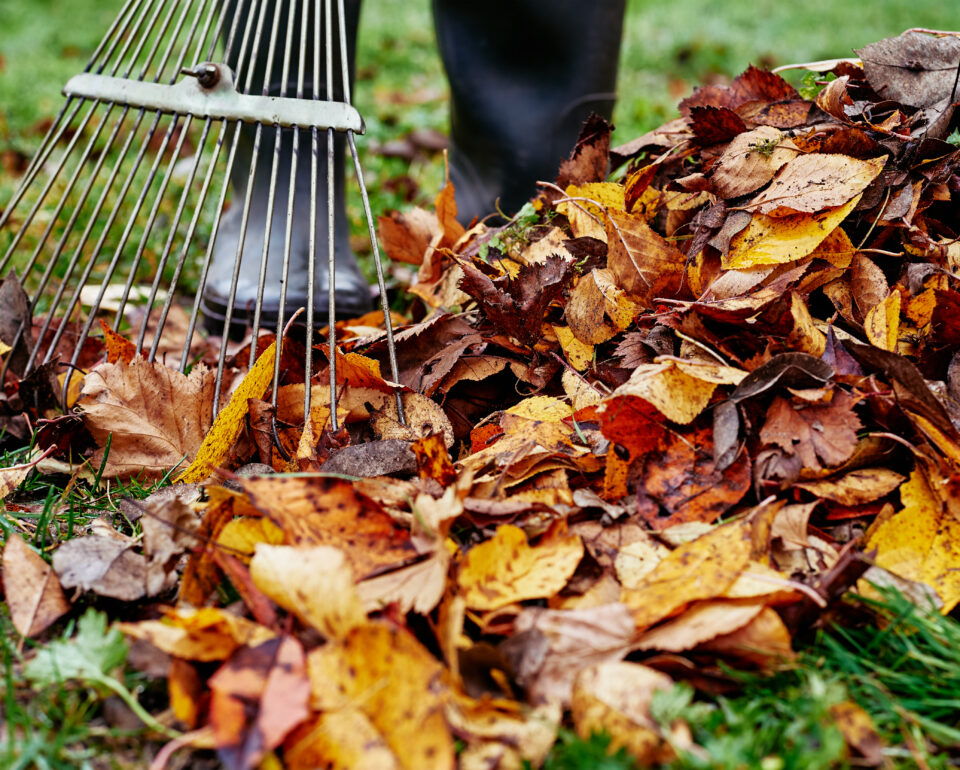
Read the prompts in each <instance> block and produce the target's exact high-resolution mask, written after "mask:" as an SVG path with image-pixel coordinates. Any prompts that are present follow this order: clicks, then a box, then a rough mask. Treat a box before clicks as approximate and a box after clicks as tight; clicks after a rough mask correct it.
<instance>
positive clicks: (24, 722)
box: [0, 0, 960, 770]
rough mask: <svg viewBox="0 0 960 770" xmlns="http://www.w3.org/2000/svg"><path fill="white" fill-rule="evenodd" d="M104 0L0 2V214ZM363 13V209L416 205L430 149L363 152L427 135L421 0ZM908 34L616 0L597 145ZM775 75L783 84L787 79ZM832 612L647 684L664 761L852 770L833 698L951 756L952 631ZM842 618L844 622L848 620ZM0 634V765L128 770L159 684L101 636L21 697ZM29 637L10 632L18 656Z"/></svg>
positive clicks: (781, 8) (35, 539) (945, 759)
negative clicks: (77, 672) (748, 657)
mask: <svg viewBox="0 0 960 770" xmlns="http://www.w3.org/2000/svg"><path fill="white" fill-rule="evenodd" d="M118 6H119V3H118V2H116V0H111V2H106V3H105V2H96V1H95V0H72V1H70V2H68V1H67V0H45V1H44V0H20V1H19V2H15V1H14V0H0V19H2V22H0V210H2V207H3V205H4V203H5V201H6V199H7V198H8V197H9V195H10V193H11V191H12V189H13V187H14V186H15V184H16V178H17V173H18V170H19V169H20V168H21V167H22V165H23V163H24V162H25V160H26V158H27V157H28V156H29V153H30V152H31V151H32V150H33V148H35V147H36V146H37V145H38V144H39V142H40V140H41V139H42V136H43V132H44V128H45V122H46V120H47V119H48V118H49V117H51V116H52V115H53V114H55V113H56V111H57V109H58V107H59V103H60V96H59V88H60V86H61V84H62V83H63V82H64V81H65V80H66V79H67V78H69V77H70V76H71V75H73V74H75V73H76V72H79V71H80V70H81V69H82V68H83V65H84V62H85V57H86V56H87V55H88V54H89V52H90V51H91V50H92V49H93V47H95V46H96V44H97V42H98V41H99V37H100V34H101V33H102V31H103V30H104V29H105V28H106V27H107V26H108V25H109V23H110V21H111V19H112V17H113V15H114V14H115V12H116V10H117V8H118ZM363 13H364V16H363V24H362V27H361V38H360V42H359V53H358V67H357V69H358V84H357V95H356V103H357V106H358V108H359V109H360V111H361V113H362V114H363V115H364V117H365V119H366V124H367V128H368V131H367V134H368V135H367V137H365V138H364V139H363V140H362V141H361V142H360V144H361V152H362V153H363V156H362V161H363V164H364V168H365V170H366V175H367V177H368V185H369V188H370V191H371V196H372V205H373V209H374V213H375V214H376V213H381V212H382V211H384V210H386V209H389V208H404V207H410V206H412V205H414V204H418V203H428V202H429V201H431V200H432V198H433V196H434V195H435V194H436V193H437V192H438V191H439V189H440V187H441V185H442V176H443V167H442V158H441V155H440V154H439V153H437V152H431V153H425V154H423V155H418V156H417V157H415V158H414V159H413V160H412V161H410V160H405V159H401V158H397V157H387V156H386V155H384V154H382V153H381V152H379V150H378V148H381V147H382V146H383V145H384V144H386V143H387V142H390V141H393V140H397V139H401V138H403V137H404V136H406V135H408V134H409V133H410V132H411V131H413V130H415V129H433V130H437V131H441V132H443V131H445V130H446V120H447V118H446V85H445V81H444V78H443V72H442V67H441V64H440V61H439V58H438V56H437V52H436V47H435V43H434V38H433V29H432V25H431V20H430V3H429V2H427V1H426V0H416V1H415V2H411V1H410V0H366V2H365V5H364V12H363ZM504 23H509V19H504ZM909 27H926V28H944V29H946V28H956V27H960V14H958V13H957V12H956V11H955V10H951V9H950V7H949V4H947V3H944V2H943V0H914V1H913V2H911V3H910V4H905V3H902V2H900V0H868V2H866V3H864V2H859V3H853V2H849V0H837V1H834V2H831V1H830V0H809V1H808V2H806V3H803V4H799V3H794V4H786V3H775V2H772V0H737V1H735V2H727V3H724V4H722V5H721V4H720V3H717V2H715V1H714V2H710V1H709V0H673V2H670V3H662V4H658V5H653V4H651V3H649V2H641V1H640V0H631V2H629V3H628V16H627V20H626V27H625V37H624V44H623V48H622V51H621V68H620V84H619V93H620V100H619V103H618V106H617V110H616V113H615V116H614V122H615V123H616V125H617V129H616V133H615V135H614V142H615V143H618V142H626V141H628V140H630V139H632V138H634V137H636V136H638V135H639V134H641V133H643V132H644V131H647V130H649V129H651V128H654V127H655V126H657V125H659V124H661V123H662V122H664V121H666V120H669V119H670V118H672V117H674V116H675V115H676V104H677V102H678V101H679V99H681V98H683V97H684V96H685V95H687V94H689V93H690V92H691V91H692V90H693V88H694V87H696V86H697V85H698V84H703V83H709V82H721V81H724V80H728V79H729V78H731V77H733V76H734V75H736V74H737V73H738V72H739V71H741V70H742V69H743V68H745V67H746V66H747V65H748V64H750V63H756V64H759V65H763V66H776V65H781V64H785V63H790V62H803V61H813V60H817V59H823V58H833V57H842V56H851V55H853V49H854V48H856V47H858V46H861V45H863V44H866V43H868V42H871V41H874V40H878V39H880V38H883V37H886V36H892V35H895V34H897V33H899V32H900V31H902V30H903V29H905V28H909ZM532 34H535V31H533V32H532ZM789 77H791V78H797V79H799V74H790V75H789ZM348 188H350V189H351V193H350V195H351V197H350V204H349V209H350V217H351V224H352V228H353V233H354V235H355V236H356V243H357V244H358V249H362V239H363V238H364V237H365V225H364V224H363V222H362V213H361V212H362V210H361V206H360V202H359V195H358V194H357V192H356V190H355V188H356V185H350V184H349V182H348ZM4 235H5V234H2V233H0V247H3V246H4V245H5V244H6V243H7V241H5V240H4ZM0 254H2V248H0ZM368 262H369V260H368ZM26 456H27V454H26V450H16V451H11V452H6V453H0V468H4V467H8V466H11V465H16V464H19V463H22V462H24V461H25V460H26ZM62 478H63V477H57V479H58V480H60V479H62ZM152 489H153V488H152V486H150V487H140V486H138V485H136V484H133V485H130V486H125V487H121V488H120V489H117V488H116V487H111V486H110V485H109V484H106V483H105V484H103V485H101V484H99V483H93V484H92V485H88V486H85V485H84V484H83V483H79V484H76V485H74V484H73V482H71V483H70V484H69V485H67V486H66V487H64V486H63V485H59V484H58V483H56V482H52V483H51V482H50V480H49V479H40V478H37V477H35V476H34V477H31V478H29V479H28V480H27V481H26V483H25V489H21V494H24V493H28V494H29V496H30V498H31V500H33V501H39V502H38V503H37V505H35V506H34V507H33V509H32V511H31V512H30V513H23V512H20V513H16V514H14V513H11V512H8V511H7V509H6V508H5V507H4V506H3V505H2V503H0V535H2V539H3V540H4V541H5V540H6V537H7V536H8V535H9V533H10V532H11V531H14V527H16V526H18V525H20V524H23V522H26V524H24V525H23V526H19V527H18V528H19V529H20V530H21V531H23V532H25V533H27V535H28V539H29V540H30V545H31V546H33V548H34V549H36V550H37V551H38V552H42V553H44V554H45V555H48V553H49V548H50V546H51V545H52V543H51V539H52V540H57V539H60V540H63V539H68V538H70V537H71V536H72V535H73V534H74V532H75V530H79V529H80V528H81V527H82V526H83V525H85V524H87V523H88V522H89V521H91V520H92V519H94V518H95V517H96V516H98V515H100V514H106V515H108V516H114V515H118V507H117V502H116V501H117V500H118V499H119V497H120V496H121V495H128V496H131V497H137V498H139V497H143V496H146V495H147V494H148V493H149V492H151V491H152ZM228 598H230V599H235V598H236V597H235V596H230V597H228ZM91 603H94V602H93V601H91ZM224 603H225V602H224ZM867 604H869V603H867ZM96 608H97V609H108V610H109V609H110V606H109V605H107V604H105V603H104V604H99V605H96ZM871 613H876V614H871ZM79 614H80V613H74V614H73V615H72V616H71V617H72V619H71V620H69V621H68V622H66V623H61V624H60V625H59V626H55V627H54V630H53V631H52V632H50V633H49V634H48V636H47V638H46V641H45V643H44V644H45V645H47V646H49V645H50V644H51V643H54V644H55V643H58V642H53V641H52V640H54V639H56V638H57V637H58V636H62V637H63V642H62V644H64V645H68V646H69V645H71V644H75V641H76V637H73V634H74V632H75V630H76V628H77V627H78V625H80V624H82V625H83V626H84V628H82V629H81V633H80V634H79V636H84V635H86V636H87V638H90V637H94V636H96V630H97V629H98V628H101V626H99V625H98V624H103V623H105V616H103V615H95V614H91V615H88V616H86V618H89V620H88V619H85V620H84V621H80V623H79V624H78V620H77V618H78V616H79ZM836 617H837V618H838V619H839V620H842V621H844V626H843V627H840V626H833V625H831V624H830V623H829V622H826V623H825V624H824V628H823V629H821V630H819V631H817V632H815V633H810V634H808V635H807V636H806V637H805V638H802V639H801V638H798V639H797V640H796V641H797V646H798V648H799V649H798V653H799V658H798V661H797V664H796V666H794V667H791V668H789V669H786V670H783V671H778V672H776V674H775V675H773V676H770V677H751V676H742V677H740V679H739V681H738V684H739V685H740V687H739V689H737V690H732V691H729V692H726V693H719V692H718V693H713V694H709V695H708V694H705V693H703V692H699V693H698V694H697V695H694V691H693V689H692V688H691V687H689V686H685V685H680V686H678V687H677V688H675V690H673V691H670V692H667V693H662V694H661V695H660V696H659V697H658V698H657V699H656V700H655V702H654V704H653V713H654V716H655V717H656V719H657V720H658V722H659V724H660V726H662V727H664V728H666V727H668V726H670V725H672V724H673V723H674V722H675V720H677V719H683V720H685V721H686V722H687V723H688V724H690V725H691V726H692V731H693V737H694V739H695V741H696V743H697V744H698V745H699V746H702V747H704V748H705V749H706V750H707V751H708V754H709V756H708V757H707V758H705V757H704V756H703V755H700V754H694V753H690V754H687V753H683V752H681V755H680V756H679V757H678V758H677V759H676V761H675V762H674V763H673V764H672V765H671V767H672V768H675V769H676V770H679V769H680V768H708V767H709V768H712V767H720V768H731V770H733V769H734V768H741V767H750V768H753V767H759V768H764V770H818V769H819V768H845V767H850V766H854V765H857V763H858V761H859V760H854V762H853V763H851V761H850V758H849V756H848V752H847V747H846V744H845V736H844V735H842V734H841V731H840V729H839V728H838V727H837V726H836V724H835V723H834V722H835V721H836V720H835V711H834V709H835V708H840V707H842V706H843V704H845V703H848V702H849V701H855V702H856V703H857V704H859V705H860V706H861V707H862V708H863V709H864V710H865V711H866V712H868V713H869V714H870V716H871V717H872V720H873V723H874V724H875V725H876V727H877V729H878V731H879V733H880V735H881V737H882V738H883V740H884V743H885V746H886V748H885V754H884V757H883V758H884V761H885V762H886V765H885V766H886V767H896V768H904V769H906V768H910V767H917V766H924V767H930V768H943V769H944V770H946V768H949V767H956V766H957V764H956V763H957V756H958V755H957V753H956V752H957V747H958V746H960V723H958V720H957V717H956V714H957V708H956V707H957V701H956V697H957V696H956V692H957V689H958V688H960V678H958V677H960V673H958V672H960V624H958V623H957V621H956V620H955V619H954V618H951V617H942V616H940V615H939V614H937V613H936V612H927V611H925V610H923V609H920V608H918V607H917V606H915V605H914V604H912V603H911V602H909V601H907V600H906V599H904V598H903V597H902V596H900V595H898V594H894V593H890V594H887V595H885V596H884V597H883V601H881V602H876V603H874V604H872V605H869V606H864V602H862V601H860V602H856V603H854V602H852V601H851V604H850V606H848V607H847V608H846V609H845V610H844V611H843V612H841V613H839V614H838V615H837V616H836ZM851 618H854V619H856V621H857V622H856V623H850V622H848V621H849V620H850V619H851ZM84 629H86V630H84ZM91 629H92V630H91ZM881 629H882V630H881ZM101 630H102V629H101ZM71 637H72V638H73V639H74V641H70V639H71ZM0 641H2V646H0V653H2V655H0V657H2V661H3V662H2V664H0V676H2V677H3V683H2V684H0V699H2V700H0V703H2V705H0V710H2V711H3V713H4V715H5V721H6V725H5V727H2V728H0V767H2V768H18V769H19V768H24V769H26V768H31V767H38V768H47V767H50V768H64V770H66V769H67V768H84V770H86V768H91V769H92V768H100V767H104V768H106V767H141V766H142V764H138V761H139V755H140V754H141V753H143V746H142V744H140V743H138V741H140V740H141V735H142V733H141V732H140V730H141V727H140V726H139V725H138V724H137V723H136V722H135V721H134V722H132V723H131V722H129V721H127V722H124V721H123V720H122V719H119V720H118V719H115V718H111V716H112V717H116V714H117V713H122V714H126V712H123V709H122V708H120V709H119V712H118V708H117V697H116V696H117V693H120V698H121V699H123V698H124V697H126V696H129V697H133V696H132V695H131V693H135V694H136V697H137V699H138V701H139V702H140V703H143V704H144V705H145V707H149V709H150V710H151V713H156V712H157V711H159V710H160V709H162V708H163V707H164V704H165V698H166V682H165V681H164V680H162V679H155V680H153V681H148V680H147V679H146V678H145V677H144V676H143V675H142V674H132V673H130V671H129V670H127V669H124V668H122V667H118V666H117V663H118V661H122V660H123V657H124V656H125V655H126V648H125V646H124V644H123V643H121V642H120V641H119V640H118V639H117V638H111V643H110V644H109V645H107V644H104V645H103V646H104V647H110V648H111V650H109V652H110V656H107V657H110V660H108V661H106V662H105V663H104V668H103V670H102V671H101V670H96V671H95V672H94V673H95V674H96V676H91V677H89V678H87V679H84V678H83V677H77V678H76V679H77V680H78V681H79V685H76V684H74V685H71V686H64V685H63V684H62V683H61V682H57V681H54V682H53V683H51V682H50V681H49V680H47V679H44V678H42V677H40V676H39V675H38V676H37V677H36V678H34V679H32V680H31V681H32V682H34V683H35V684H36V685H37V686H39V685H41V684H43V685H47V686H45V687H43V689H42V691H41V692H40V693H39V694H35V693H34V692H33V691H32V690H31V689H30V687H29V686H28V681H27V680H28V679H31V677H30V676H29V675H26V678H25V675H24V669H23V667H22V665H21V663H22V661H23V657H22V656H23V652H24V650H23V649H21V648H20V647H18V641H19V640H18V637H17V635H16V632H15V631H14V630H13V627H12V625H11V622H10V619H9V615H8V613H7V610H6V608H5V607H4V606H2V605H0ZM31 644H32V643H31V642H27V643H26V650H27V652H28V653H29V652H30V647H31ZM101 652H102V651H101ZM114 655H115V656H116V657H114ZM27 657H30V656H29V655H27ZM107 663H109V664H110V665H109V666H108V665H107ZM118 672H119V673H118ZM88 673H89V672H88ZM727 673H729V672H724V674H727ZM737 676H739V675H737ZM718 678H719V677H718ZM733 678H736V677H733ZM107 680H109V682H107ZM104 682H107V686H104ZM111 694H112V696H113V697H109V696H111ZM608 743H609V740H608V739H607V738H606V737H604V736H603V735H595V736H594V737H593V738H591V739H590V740H581V739H579V738H576V737H575V736H573V735H572V734H561V740H560V741H559V742H558V743H557V745H556V746H555V747H554V750H553V752H552V754H551V756H550V757H549V759H548V761H547V764H546V765H545V766H546V767H547V768H552V770H567V769H570V770H588V768H589V769H590V770H593V768H609V769H610V770H613V769H620V770H626V768H629V767H632V764H631V762H630V760H629V759H627V758H626V757H625V756H624V755H623V754H619V755H615V756H612V757H610V756H607V755H606V747H607V745H608ZM151 748H152V749H155V748H156V746H152V747H151ZM204 766H206V765H204Z"/></svg>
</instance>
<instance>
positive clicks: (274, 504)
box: [240, 476, 417, 578]
mask: <svg viewBox="0 0 960 770" xmlns="http://www.w3.org/2000/svg"><path fill="white" fill-rule="evenodd" d="M240 485H241V486H242V487H243V490H244V492H246V494H247V495H249V497H250V500H251V501H252V502H253V504H254V506H256V508H257V509H259V510H260V511H261V512H263V513H264V514H265V515H266V516H268V517H269V518H270V520H271V521H273V522H274V524H276V525H277V526H278V527H280V528H281V529H282V530H283V531H284V533H285V534H286V537H287V541H288V542H289V543H290V544H291V545H331V546H334V547H336V548H339V549H341V550H342V551H343V552H344V554H345V555H346V557H347V560H348V561H349V562H350V565H351V567H352V568H353V571H354V574H355V575H356V576H357V577H358V578H362V577H364V576H366V575H369V574H370V573H371V572H374V571H376V570H378V569H380V568H382V567H387V566H397V565H398V564H400V563H402V562H404V561H406V560H407V559H410V558H413V557H415V556H417V550H416V548H415V547H414V545H413V543H412V542H411V536H410V531H409V530H408V529H404V528H402V527H399V526H398V525H397V524H396V523H395V522H394V520H393V519H392V518H391V517H390V515H389V514H388V513H387V512H386V511H384V510H383V508H381V507H380V505H378V504H377V503H376V502H374V501H373V500H371V499H370V498H369V497H367V496H366V495H363V494H361V493H359V492H357V491H356V490H355V489H354V487H353V485H352V484H351V483H350V482H348V481H343V480H342V479H334V478H296V477H289V476H271V477H267V478H257V479H244V480H242V481H241V482H240Z"/></svg>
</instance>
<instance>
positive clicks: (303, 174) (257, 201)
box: [202, 0, 372, 331]
mask: <svg viewBox="0 0 960 770" xmlns="http://www.w3.org/2000/svg"><path fill="white" fill-rule="evenodd" d="M310 5H311V6H312V4H310ZM335 6H336V3H334V7H335ZM296 7H297V14H298V15H297V16H296V17H295V18H296V22H297V25H296V26H295V28H294V31H293V50H292V54H291V63H290V75H289V81H290V82H288V83H287V84H286V88H285V89H284V87H283V84H282V83H281V82H280V78H281V76H282V71H283V70H282V64H283V55H284V44H285V36H286V29H287V28H286V25H285V21H286V20H287V19H288V18H289V16H288V3H287V2H285V1H284V2H283V4H282V7H281V9H280V19H281V22H280V25H279V27H280V28H279V30H278V39H277V41H276V45H275V52H274V61H273V66H272V67H269V66H268V65H269V61H268V54H269V48H270V40H269V37H270V32H271V23H272V20H273V14H274V8H275V5H274V0H270V1H269V2H268V3H267V10H266V16H265V20H264V28H263V34H262V36H261V41H260V45H259V46H258V47H257V50H256V51H255V52H254V53H253V62H252V63H253V66H254V75H253V80H252V83H251V86H250V88H249V89H246V88H245V85H246V72H247V71H249V62H250V53H249V51H248V54H247V57H246V61H247V62H248V65H247V66H241V67H240V72H239V73H238V77H237V87H238V89H240V90H243V91H248V92H249V93H255V94H260V93H263V92H264V90H266V92H267V93H268V94H270V95H274V96H280V95H285V96H289V97H293V96H296V95H297V83H296V73H297V68H298V64H299V39H300V37H299V36H300V16H299V14H300V13H301V10H300V9H301V8H302V4H297V6H296ZM249 8H250V0H239V1H238V2H237V3H235V4H233V6H232V7H231V9H230V11H228V15H227V20H226V23H225V25H224V32H223V34H224V37H225V38H227V36H228V35H229V30H230V27H231V25H232V22H233V19H234V18H235V17H236V14H239V15H240V19H239V24H238V25H237V31H236V33H235V35H234V39H233V45H232V46H231V48H230V50H229V52H228V54H227V64H228V65H229V66H230V67H231V68H232V69H234V71H236V70H237V63H238V58H239V53H240V47H241V41H242V37H243V30H244V25H245V24H246V23H247V21H248V17H249ZM359 11H360V2H359V0H347V2H346V3H345V12H346V17H347V18H346V29H347V48H348V57H349V58H348V61H349V64H350V76H351V82H352V80H353V69H354V64H353V62H354V53H355V50H356V34H357V24H358V19H359ZM251 23H253V24H256V14H254V18H253V20H252V22H251ZM307 29H308V30H310V32H312V30H313V19H312V17H311V18H310V19H309V21H308V27H307ZM320 29H321V33H320V34H321V35H323V34H324V33H323V20H321V27H320ZM333 29H334V39H335V40H336V39H337V37H338V31H337V22H336V20H334V28H333ZM253 39H254V38H253V31H251V34H250V41H251V42H250V43H249V44H248V45H252V41H253ZM307 39H308V42H307V52H306V62H307V72H308V75H307V77H306V79H305V85H304V90H303V94H304V97H305V98H312V96H313V82H314V77H313V70H312V62H313V50H314V48H313V45H314V41H313V40H312V34H310V33H308V35H307ZM339 61H340V59H339V46H337V48H336V50H335V51H334V57H333V62H334V68H335V70H334V83H335V84H336V85H335V86H334V99H336V100H338V101H339V100H342V98H343V93H342V76H341V74H340V69H339V66H338V64H339ZM324 62H325V57H324V54H323V51H322V50H321V55H320V67H321V71H320V83H321V87H320V94H321V97H323V96H325V91H326V88H325V82H326V73H325V70H324ZM268 71H269V80H268ZM256 131H257V129H256V127H255V126H253V125H244V126H243V127H242V128H241V130H240V138H239V141H238V144H237V148H236V159H235V161H234V165H233V169H232V171H231V175H230V181H231V184H232V187H233V194H232V201H231V204H230V207H229V209H228V210H227V211H226V213H225V214H224V215H223V217H222V219H221V222H220V228H219V232H218V234H217V239H216V243H215V244H214V250H213V259H212V261H211V264H210V270H209V273H208V276H207V282H206V285H205V287H204V290H203V297H202V306H203V309H204V312H205V313H206V317H207V326H208V328H210V329H211V330H212V331H214V330H216V331H219V330H220V329H222V328H223V327H222V324H223V322H224V320H225V314H226V309H227V305H228V304H229V303H230V286H231V282H232V280H233V272H234V266H235V263H236V259H237V254H238V250H239V249H238V246H239V241H240V235H241V225H242V217H243V208H244V200H245V196H246V191H247V184H248V179H249V174H250V168H251V165H252V163H253V155H254V145H255V137H256ZM293 137H294V129H283V131H282V137H281V142H280V156H279V163H278V165H277V177H276V183H275V186H274V189H273V191H271V189H270V179H271V171H272V167H273V157H274V146H275V141H276V128H275V127H274V126H266V125H265V126H263V127H262V129H260V146H259V150H258V152H257V160H256V173H255V175H254V181H253V191H252V196H251V201H250V210H249V214H248V218H247V228H246V233H245V236H244V239H243V248H242V251H240V260H241V262H240V273H239V279H238V282H237V289H236V294H235V295H234V299H233V303H232V304H233V323H232V328H231V331H236V330H237V328H238V327H245V326H247V325H249V323H251V322H252V320H253V317H254V307H255V305H256V301H257V288H258V283H259V280H260V263H261V257H262V254H263V244H264V239H265V237H266V235H267V234H268V232H269V248H268V256H267V270H266V279H265V282H264V293H263V302H262V305H261V315H260V326H261V328H266V329H270V328H272V327H274V326H275V325H276V322H277V317H278V314H279V309H280V292H281V285H282V281H283V251H284V239H285V236H286V226H287V208H288V206H287V203H288V195H289V187H290V168H291V159H292V156H293ZM298 141H299V148H298V153H297V171H296V180H295V189H296V194H295V202H294V207H293V227H292V234H291V244H290V267H289V272H288V280H287V292H286V301H285V303H284V304H285V307H284V313H283V315H284V318H285V319H289V318H290V317H291V315H292V314H293V313H294V312H295V311H296V310H297V309H298V308H300V307H305V306H306V305H307V304H308V301H309V300H308V297H309V295H308V293H307V292H308V286H309V278H308V265H309V261H310V259H311V254H310V248H309V233H310V216H311V214H310V192H311V180H312V173H311V154H312V141H313V140H312V131H310V130H302V129H301V130H300V131H299V140H298ZM344 149H345V141H344V138H343V136H342V135H340V134H336V135H335V160H334V182H335V196H334V234H335V253H336V270H335V288H336V310H337V316H338V317H340V318H349V317H355V316H358V315H361V314H363V313H365V312H367V311H368V310H370V309H371V307H372V299H371V293H370V287H369V286H368V284H367V282H366V280H365V279H364V277H363V274H362V272H361V271H360V268H359V266H358V265H357V261H356V257H355V255H354V254H353V251H352V250H351V248H350V230H349V223H348V221H347V214H346V208H345V198H344V168H343V164H344ZM318 151H319V152H318V163H317V209H316V222H317V224H316V236H315V237H316V241H315V255H316V256H315V258H314V300H313V306H314V314H315V315H314V317H315V319H316V323H318V324H320V325H322V324H323V323H325V319H326V316H327V311H328V301H329V294H328V292H329V275H328V269H327V259H328V257H327V254H328V244H327V239H328V236H327V233H328V229H327V134H326V131H325V130H320V131H318ZM271 199H272V200H273V213H272V218H271V221H270V222H269V223H268V222H267V213H268V205H269V202H270V201H271ZM301 320H302V317H301Z"/></svg>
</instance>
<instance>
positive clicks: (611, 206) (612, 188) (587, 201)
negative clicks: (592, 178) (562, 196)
mask: <svg viewBox="0 0 960 770" xmlns="http://www.w3.org/2000/svg"><path fill="white" fill-rule="evenodd" d="M566 192H567V196H568V197H569V198H575V199H576V200H571V201H564V202H562V203H560V204H558V205H557V211H559V212H560V213H561V214H563V215H564V216H565V217H566V218H567V219H568V220H570V228H571V229H572V230H573V235H574V237H576V238H580V237H581V236H590V237H592V238H599V239H600V240H606V236H605V235H604V228H603V220H604V217H605V212H606V211H623V209H624V206H625V205H626V204H625V203H624V190H623V185H621V184H618V183H617V182H591V183H589V184H584V185H580V186H579V187H578V186H577V185H570V186H569V187H567V191H566Z"/></svg>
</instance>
